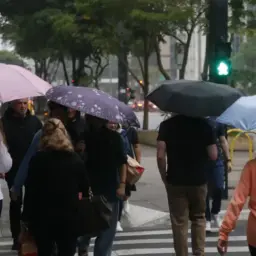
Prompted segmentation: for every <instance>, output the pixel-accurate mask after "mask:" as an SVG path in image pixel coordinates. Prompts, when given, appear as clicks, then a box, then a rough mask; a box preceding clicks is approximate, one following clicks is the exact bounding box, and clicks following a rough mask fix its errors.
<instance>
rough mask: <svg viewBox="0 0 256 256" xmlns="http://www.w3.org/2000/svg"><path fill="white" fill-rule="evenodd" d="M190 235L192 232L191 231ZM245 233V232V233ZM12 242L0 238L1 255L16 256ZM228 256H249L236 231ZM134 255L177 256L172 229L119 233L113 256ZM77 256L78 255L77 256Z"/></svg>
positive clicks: (213, 239)
mask: <svg viewBox="0 0 256 256" xmlns="http://www.w3.org/2000/svg"><path fill="white" fill-rule="evenodd" d="M217 232H218V230H217V229H213V232H212V233H211V234H207V238H206V247H205V252H206V255H209V256H210V255H217V249H216V246H217V240H218V233H217ZM189 233H190V231H189ZM243 233H244V232H243ZM93 242H94V240H92V244H91V248H90V252H89V256H93V253H92V249H93ZM10 246H11V240H10V239H8V238H0V255H6V256H14V255H17V253H14V252H11V251H10ZM189 252H190V253H191V239H190V238H189ZM228 252H229V253H228V255H233V256H237V255H239V256H245V255H246V256H248V247H247V241H246V236H245V235H240V234H238V233H236V231H234V232H232V234H231V235H230V239H229V250H228ZM132 255H140V256H146V255H155V256H165V255H175V253H174V248H173V239H172V231H171V230H170V229H156V230H141V229H136V230H134V229H133V230H131V231H125V232H120V233H117V235H116V239H115V242H114V246H113V253H112V256H132ZM76 256H77V255H76Z"/></svg>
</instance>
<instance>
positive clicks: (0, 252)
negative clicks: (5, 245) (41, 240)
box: [0, 250, 17, 255]
mask: <svg viewBox="0 0 256 256" xmlns="http://www.w3.org/2000/svg"><path fill="white" fill-rule="evenodd" d="M2 253H3V254H5V255H6V254H7V255H8V254H9V255H10V254H11V253H13V254H15V255H17V252H16V253H15V252H14V251H11V250H0V254H1V255H2Z"/></svg>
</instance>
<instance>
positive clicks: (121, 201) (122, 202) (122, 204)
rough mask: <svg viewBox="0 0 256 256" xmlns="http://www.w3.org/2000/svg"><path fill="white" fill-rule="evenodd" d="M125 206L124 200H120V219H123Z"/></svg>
mask: <svg viewBox="0 0 256 256" xmlns="http://www.w3.org/2000/svg"><path fill="white" fill-rule="evenodd" d="M123 208H124V201H123V200H119V212H118V221H121V218H122V212H123Z"/></svg>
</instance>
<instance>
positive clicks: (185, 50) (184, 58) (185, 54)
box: [179, 29, 194, 79]
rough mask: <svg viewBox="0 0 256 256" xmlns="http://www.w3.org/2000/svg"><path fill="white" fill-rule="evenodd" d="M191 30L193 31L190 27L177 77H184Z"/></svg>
mask: <svg viewBox="0 0 256 256" xmlns="http://www.w3.org/2000/svg"><path fill="white" fill-rule="evenodd" d="M193 31H194V29H191V31H190V33H188V38H187V42H186V44H185V46H184V56H183V60H182V65H181V69H180V75H179V79H184V78H185V72H186V67H187V62H188V54H189V47H190V43H191V38H192V34H193Z"/></svg>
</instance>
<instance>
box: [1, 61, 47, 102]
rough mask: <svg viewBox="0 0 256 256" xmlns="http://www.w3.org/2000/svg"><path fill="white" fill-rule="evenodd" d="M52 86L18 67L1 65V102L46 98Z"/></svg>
mask: <svg viewBox="0 0 256 256" xmlns="http://www.w3.org/2000/svg"><path fill="white" fill-rule="evenodd" d="M51 87H52V86H51V85H50V84H49V83H47V82H46V81H44V80H43V79H41V78H39V77H38V76H36V75H34V74H33V73H31V72H30V71H29V70H27V69H25V68H22V67H20V66H16V65H6V64H3V63H0V102H2V103H4V102H8V101H12V100H17V99H23V98H29V97H37V96H44V95H45V93H46V92H47V90H49V89H50V88H51Z"/></svg>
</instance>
